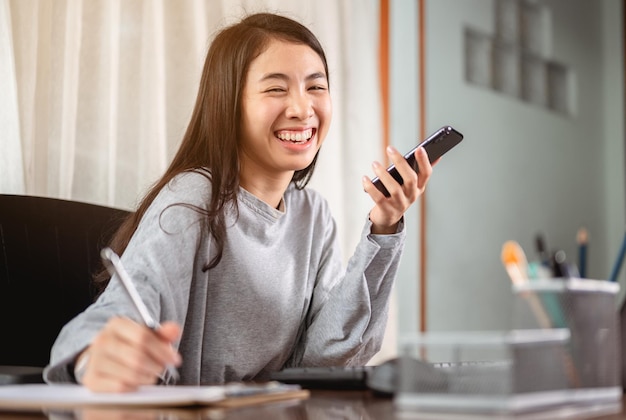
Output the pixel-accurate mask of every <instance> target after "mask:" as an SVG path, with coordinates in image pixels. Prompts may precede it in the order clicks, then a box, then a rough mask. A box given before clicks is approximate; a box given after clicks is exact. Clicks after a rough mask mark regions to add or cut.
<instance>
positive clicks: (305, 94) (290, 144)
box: [240, 40, 332, 179]
mask: <svg viewBox="0 0 626 420" xmlns="http://www.w3.org/2000/svg"><path fill="white" fill-rule="evenodd" d="M331 108H332V107H331V100H330V93H329V90H328V79H327V75H326V72H325V70H324V64H323V62H322V59H321V58H320V57H319V55H317V53H316V52H315V51H313V50H312V49H311V48H310V47H309V46H307V45H305V44H295V43H292V42H286V41H279V40H273V41H271V42H270V43H269V45H268V47H267V49H266V50H265V51H264V52H263V53H261V55H259V56H258V57H257V58H256V59H254V60H253V61H252V62H251V64H250V68H249V70H248V74H247V77H246V82H245V86H244V90H243V95H242V126H243V130H242V134H243V138H242V139H241V140H242V142H241V155H240V161H241V164H242V170H246V171H248V170H250V171H254V172H253V173H254V174H255V176H259V175H261V176H262V175H267V176H270V177H277V176H278V177H281V175H288V176H289V179H291V175H292V174H293V171H296V170H301V169H304V168H306V167H307V166H309V164H310V163H311V162H312V161H313V158H314V157H315V154H316V153H317V151H318V150H319V148H320V146H321V145H322V142H323V141H324V138H325V137H326V134H327V133H328V128H329V125H330V120H331V113H332V109H331ZM251 173H252V172H251Z"/></svg>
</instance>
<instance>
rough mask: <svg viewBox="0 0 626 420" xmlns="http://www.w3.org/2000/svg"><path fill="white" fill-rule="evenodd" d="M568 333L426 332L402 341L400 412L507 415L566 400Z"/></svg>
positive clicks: (397, 401)
mask: <svg viewBox="0 0 626 420" xmlns="http://www.w3.org/2000/svg"><path fill="white" fill-rule="evenodd" d="M569 338H570V332H569V330H568V329H534V330H530V329H527V330H511V331H507V332H495V331H494V332H489V331H482V332H480V331H476V332H467V331H466V332H430V333H424V334H419V335H414V336H411V337H404V338H403V339H402V340H401V342H400V357H399V362H400V369H399V372H400V373H399V375H398V376H399V378H398V389H399V392H398V393H396V395H395V397H394V404H395V405H396V407H397V408H398V409H399V410H401V411H418V412H420V411H421V412H446V413H450V412H460V413H476V414H510V413H520V412H525V411H534V410H538V409H543V408H545V407H553V406H558V405H562V404H565V403H568V402H569V395H568V391H567V387H568V377H567V371H568V366H567V363H566V362H567V361H566V360H565V359H564V354H565V349H566V346H567V344H568V342H569Z"/></svg>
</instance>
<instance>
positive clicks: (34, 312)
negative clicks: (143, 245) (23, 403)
mask: <svg viewBox="0 0 626 420" xmlns="http://www.w3.org/2000/svg"><path fill="white" fill-rule="evenodd" d="M128 214H129V212H127V211H125V210H120V209H115V208H109V207H104V206H98V205H93V204H87V203H81V202H76V201H68V200H60V199H54V198H43V197H34V196H21V195H1V194H0V325H1V326H0V335H1V336H2V345H0V384H9V383H29V382H31V383H32V382H43V379H42V371H43V368H44V367H45V366H46V365H47V364H48V361H49V358H50V348H51V347H52V344H53V342H54V340H55V339H56V337H57V335H58V333H59V332H60V330H61V328H62V327H63V325H65V323H67V322H68V321H69V320H70V319H71V318H73V317H74V316H75V315H77V314H78V313H80V312H82V311H83V310H84V309H85V308H86V307H87V306H88V305H89V304H90V303H91V302H93V299H94V297H95V294H96V291H95V288H94V287H93V282H92V278H93V274H94V273H95V272H97V271H98V270H100V269H101V267H102V262H101V258H100V250H101V248H102V247H104V246H106V245H107V244H108V242H109V240H110V238H111V236H112V235H113V233H114V232H115V231H116V230H117V228H118V227H119V225H120V224H121V222H122V221H123V220H124V218H125V217H126V216H127V215H128Z"/></svg>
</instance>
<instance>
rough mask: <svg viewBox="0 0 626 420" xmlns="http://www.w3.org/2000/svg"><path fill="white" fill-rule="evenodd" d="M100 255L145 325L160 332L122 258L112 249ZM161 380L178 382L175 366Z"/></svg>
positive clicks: (166, 371) (168, 368) (170, 367)
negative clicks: (118, 280) (115, 275)
mask: <svg viewBox="0 0 626 420" xmlns="http://www.w3.org/2000/svg"><path fill="white" fill-rule="evenodd" d="M100 255H101V256H102V258H103V260H104V264H105V266H106V268H107V270H108V271H109V273H110V274H111V276H113V275H114V274H117V276H118V277H119V279H120V280H121V282H122V285H123V286H124V290H126V292H127V293H128V296H129V297H130V300H131V301H132V302H133V304H134V305H135V308H136V309H137V312H139V315H140V316H141V319H142V320H143V322H144V324H146V326H147V327H148V328H150V329H151V330H153V331H155V332H156V331H158V329H159V328H161V324H159V323H158V322H157V321H155V320H154V318H152V316H151V315H150V312H149V311H148V308H146V304H145V303H143V300H141V296H139V292H137V289H136V288H135V285H134V284H133V281H132V280H131V278H130V276H129V275H128V272H126V269H124V266H123V265H122V261H121V260H120V257H119V256H118V255H117V254H116V253H115V252H114V251H113V250H112V249H111V248H104V249H103V250H102V251H101V252H100ZM161 380H163V382H164V383H166V384H167V383H169V382H170V381H174V382H176V381H178V371H177V370H176V368H175V367H174V366H171V365H168V366H167V367H166V368H165V374H164V375H162V376H161Z"/></svg>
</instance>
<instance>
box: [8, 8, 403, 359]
mask: <svg viewBox="0 0 626 420" xmlns="http://www.w3.org/2000/svg"><path fill="white" fill-rule="evenodd" d="M257 11H271V12H279V13H282V14H286V15H288V16H290V17H292V18H295V19H297V20H299V21H300V22H302V23H303V24H305V25H306V26H308V27H310V28H311V30H312V31H313V32H314V33H315V34H316V35H318V37H319V38H320V41H321V42H322V44H323V46H324V48H325V50H326V53H327V58H328V61H329V67H330V81H331V94H332V97H333V108H334V114H333V122H332V126H331V130H330V133H329V137H328V138H327V140H326V142H325V144H324V146H323V148H322V153H321V155H320V161H319V165H318V168H317V171H316V174H315V176H314V179H313V180H312V183H311V187H312V188H315V189H317V190H319V191H321V192H322V193H323V194H324V195H325V196H326V197H327V198H328V200H329V202H330V204H331V207H332V208H333V211H334V215H335V217H336V219H337V222H338V225H339V228H340V234H341V237H342V239H343V246H344V253H345V254H346V257H347V256H349V254H350V253H351V250H352V249H353V248H354V246H355V244H356V242H357V240H358V238H359V234H360V231H361V228H362V226H363V222H364V221H365V217H366V214H367V211H368V210H369V209H370V207H371V205H372V203H371V200H370V199H369V197H368V196H367V195H366V194H365V193H364V192H363V190H362V188H361V181H360V177H361V176H362V175H366V174H367V175H371V173H372V172H371V167H370V164H371V162H372V161H373V160H374V159H377V160H380V161H382V159H383V157H382V156H381V150H382V147H381V139H382V136H381V122H380V121H381V109H380V105H379V104H380V87H379V86H380V84H379V79H378V77H379V75H378V41H379V33H378V27H379V4H378V1H377V0H341V1H337V0H273V1H272V0H266V1H262V0H248V1H245V0H240V1H233V0H54V1H50V0H0V92H1V93H0V145H1V146H2V153H1V154H0V165H1V166H0V193H20V194H29V195H41V196H49V197H58V198H64V199H72V200H78V201H85V202H91V203H96V204H104V205H108V206H115V207H121V208H128V209H132V208H134V207H135V205H136V204H137V202H138V201H139V200H140V199H141V197H142V195H143V194H144V192H145V191H146V189H147V188H148V187H149V186H150V184H152V183H153V182H154V181H155V180H156V179H157V178H158V177H159V175H160V174H161V173H162V172H163V171H164V170H165V168H166V166H167V164H168V162H169V160H170V159H171V158H172V157H173V155H174V153H175V151H176V149H177V147H178V145H179V142H180V140H181V138H182V135H183V132H184V130H185V127H186V124H187V123H188V119H189V117H190V114H191V110H192V107H193V104H194V101H195V95H196V89H197V85H198V81H199V77H200V72H201V69H202V64H203V60H204V55H205V53H206V50H207V47H208V45H209V42H210V39H211V37H212V35H213V33H214V32H215V31H216V30H217V29H218V28H219V27H221V26H223V25H224V24H228V23H231V22H233V21H234V20H236V19H238V18H240V17H241V16H243V14H245V13H250V12H257ZM394 314H395V312H394V313H393V314H392V317H391V319H390V322H389V325H390V327H389V328H388V330H389V336H388V339H387V340H386V345H385V346H386V349H384V350H383V352H381V356H379V357H385V356H389V355H391V354H392V353H393V352H394V351H395V335H394V331H395V326H396V322H395V316H394Z"/></svg>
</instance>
